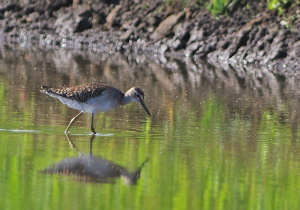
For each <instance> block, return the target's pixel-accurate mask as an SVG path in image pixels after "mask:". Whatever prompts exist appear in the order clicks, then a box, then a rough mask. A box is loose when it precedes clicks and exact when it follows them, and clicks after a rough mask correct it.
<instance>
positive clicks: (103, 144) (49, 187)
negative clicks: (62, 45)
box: [0, 47, 300, 209]
mask: <svg viewBox="0 0 300 210" xmlns="http://www.w3.org/2000/svg"><path fill="white" fill-rule="evenodd" d="M241 72H243V73H244V75H241ZM89 82H101V83H108V84H111V85H113V86H115V87H117V88H119V89H121V90H123V91H126V90H127V89H129V88H130V87H132V86H139V87H141V88H142V89H143V91H144V92H145V103H146V105H147V107H148V108H149V111H150V112H151V114H152V117H151V118H149V117H148V115H147V113H146V112H145V111H144V110H143V108H142V107H141V106H140V105H138V104H136V103H132V104H130V105H127V106H124V107H121V108H118V109H116V110H112V111H109V112H106V113H100V114H96V115H95V121H94V126H95V129H96V131H97V132H99V135H96V136H95V138H94V139H93V140H92V141H91V131H90V129H89V126H90V125H89V123H90V115H89V114H84V115H82V116H80V118H78V121H77V122H76V123H75V124H74V126H72V127H71V129H70V134H69V135H68V136H66V135H65V134H64V130H65V128H66V126H67V124H68V122H69V120H70V119H71V118H72V117H73V116H75V115H76V114H77V113H78V111H76V110H72V109H70V108H68V107H66V106H65V105H63V104H61V103H60V102H59V101H58V100H56V99H54V98H51V97H49V96H46V95H44V94H41V93H40V92H39V89H40V86H41V85H51V86H72V85H79V84H84V83H89ZM299 84H300V83H299V78H280V77H276V76H274V75H272V74H270V73H268V72H261V73H255V74H254V73H249V72H247V71H246V70H245V69H241V70H240V71H238V73H237V71H234V70H232V69H230V68H228V67H227V68H225V67H224V68H213V67H211V66H209V65H207V64H202V63H193V62H192V61H190V60H185V61H180V60H176V59H173V60H170V59H167V58H164V57H152V58H147V56H143V55H138V56H137V55H135V56H134V55H132V56H122V55H107V54H97V53H92V52H74V51H66V50H64V49H59V50H39V49H36V50H27V49H14V50H12V49H10V48H5V47H2V48H1V52H0V109H1V115H0V143H1V147H0V163H1V164H0V187H1V192H0V203H1V208H3V209H62V208H63V209H299V208H300V201H299V196H300V189H299V188H300V156H299V149H300V143H299V132H298V127H299V119H300V115H299V113H300V111H299V108H298V107H299V90H300V88H299ZM82 157H87V159H88V161H91V159H92V158H94V159H96V160H97V161H100V162H101V163H103V161H104V162H105V161H107V162H105V163H107V164H108V165H109V166H110V167H111V168H117V170H115V173H114V175H111V177H109V176H106V177H104V178H103V177H102V178H99V177H89V176H87V175H82V174H78V170H77V172H75V174H74V173H73V172H74V171H73V172H71V171H65V173H63V172H57V173H55V174H51V173H44V172H45V170H47V169H49V168H51V167H54V166H55V165H57V164H61V163H62V162H64V161H70V160H71V161H81V163H82V162H84V161H82V159H80V158H82ZM89 158H90V159H89ZM100 162H96V164H97V163H98V165H99V164H100ZM93 163H95V162H93ZM83 164H85V163H83ZM87 165H88V164H87ZM85 166H86V165H85ZM85 166H84V167H85ZM80 167H83V166H82V165H81V166H80ZM80 167H79V166H78V168H79V169H81V168H80ZM99 170H100V169H99ZM120 171H122V172H124V171H126V172H128V174H131V175H132V174H134V172H137V171H139V173H137V174H136V175H135V176H132V177H131V178H132V179H133V178H135V180H134V181H130V179H128V178H126V177H124V173H123V175H122V173H121V172H120ZM76 173H77V174H76Z"/></svg>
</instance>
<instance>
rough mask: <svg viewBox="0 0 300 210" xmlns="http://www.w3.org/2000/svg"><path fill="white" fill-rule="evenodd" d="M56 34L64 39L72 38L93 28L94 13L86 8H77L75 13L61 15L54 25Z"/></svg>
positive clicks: (69, 12)
mask: <svg viewBox="0 0 300 210" xmlns="http://www.w3.org/2000/svg"><path fill="white" fill-rule="evenodd" d="M54 26H55V27H56V32H57V33H59V34H60V35H61V36H62V37H67V36H70V35H72V34H74V33H76V32H82V31H84V30H86V29H89V28H92V26H93V25H92V12H91V11H90V10H86V9H84V8H77V9H76V10H75V11H74V12H73V11H68V12H67V13H65V14H61V15H60V16H59V17H58V18H57V20H56V21H55V23H54Z"/></svg>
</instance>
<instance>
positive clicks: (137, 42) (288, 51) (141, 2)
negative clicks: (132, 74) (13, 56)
mask: <svg viewBox="0 0 300 210" xmlns="http://www.w3.org/2000/svg"><path fill="white" fill-rule="evenodd" d="M238 2H239V3H237V4H233V5H231V7H230V9H229V10H228V13H227V15H222V16H218V17H213V16H212V14H211V13H210V12H209V11H208V10H207V9H206V8H205V7H203V6H201V5H190V6H188V7H184V6H183V5H181V4H179V3H172V4H165V3H163V1H162V0H153V1H146V0H101V1H91V0H51V1H50V0H37V1H33V0H23V1H13V0H7V1H4V2H2V3H0V26H1V29H0V34H1V35H0V41H1V42H2V43H18V44H23V45H26V44H28V43H30V44H36V45H38V46H41V47H65V48H71V49H89V50H94V51H99V52H110V53H112V52H124V53H139V54H141V53H147V54H148V53H151V54H160V55H165V56H177V57H182V58H184V57H186V56H187V57H191V58H192V59H193V60H194V61H195V62H197V61H201V60H203V59H205V60H207V61H208V62H209V63H211V64H213V65H217V66H220V67H222V68H224V69H226V68H229V67H230V68H234V69H236V70H237V73H238V74H239V71H240V70H239V69H241V68H242V69H246V70H244V71H258V72H264V71H268V72H272V73H275V74H276V75H280V76H287V75H296V74H298V73H299V72H300V65H299V64H300V59H299V57H300V30H299V29H300V5H290V6H289V7H288V8H286V9H285V11H284V15H279V14H278V13H277V12H276V11H270V10H268V9H267V5H266V3H265V2H262V1H259V0H252V1H238Z"/></svg>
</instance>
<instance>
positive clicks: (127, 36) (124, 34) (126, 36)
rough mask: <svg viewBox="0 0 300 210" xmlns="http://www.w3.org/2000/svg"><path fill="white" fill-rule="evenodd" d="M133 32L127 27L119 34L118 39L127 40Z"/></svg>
mask: <svg viewBox="0 0 300 210" xmlns="http://www.w3.org/2000/svg"><path fill="white" fill-rule="evenodd" d="M132 34H133V30H132V29H129V30H127V31H126V32H125V33H123V34H122V35H121V36H120V39H121V40H123V41H129V39H130V36H131V35H132Z"/></svg>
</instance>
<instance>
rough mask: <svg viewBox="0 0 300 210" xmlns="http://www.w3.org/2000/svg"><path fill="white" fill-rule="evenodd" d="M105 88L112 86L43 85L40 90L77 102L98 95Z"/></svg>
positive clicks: (91, 84)
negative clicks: (55, 86)
mask: <svg viewBox="0 0 300 210" xmlns="http://www.w3.org/2000/svg"><path fill="white" fill-rule="evenodd" d="M107 88H112V87H111V86H109V85H103V84H96V83H90V84H84V85H78V86H73V87H57V88H54V87H48V86H43V87H42V90H41V92H43V93H48V94H55V95H57V96H62V97H65V98H69V99H73V100H76V101H79V102H85V101H86V100H88V99H90V98H93V97H97V96H100V95H101V94H102V93H103V91H105V90H106V89H107Z"/></svg>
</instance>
